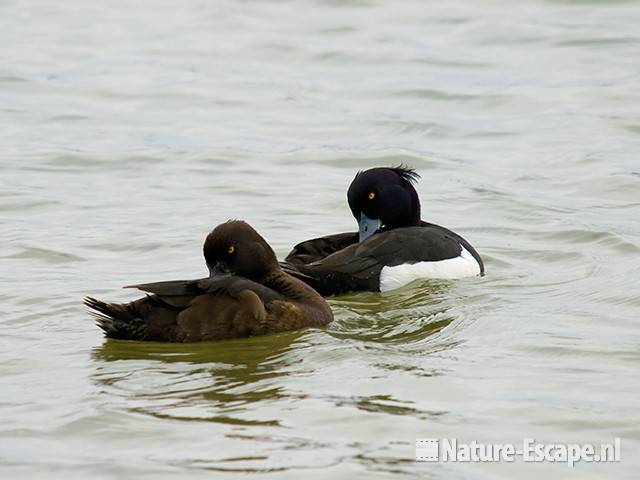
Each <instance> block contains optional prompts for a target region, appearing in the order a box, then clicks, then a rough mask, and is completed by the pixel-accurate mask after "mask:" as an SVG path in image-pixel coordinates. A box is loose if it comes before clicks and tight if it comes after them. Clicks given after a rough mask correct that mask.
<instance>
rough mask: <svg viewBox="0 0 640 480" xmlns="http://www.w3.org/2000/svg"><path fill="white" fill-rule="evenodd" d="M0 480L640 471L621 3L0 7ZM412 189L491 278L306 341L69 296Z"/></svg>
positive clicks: (634, 78)
mask: <svg viewBox="0 0 640 480" xmlns="http://www.w3.org/2000/svg"><path fill="white" fill-rule="evenodd" d="M0 12H1V15H0V147H1V148H0V168H1V169H0V240H1V243H2V249H1V250H0V271H1V272H2V273H1V276H0V299H1V303H0V305H1V306H2V315H1V320H0V321H1V322H2V324H1V329H0V476H1V477H2V478H20V477H21V478H38V479H40V478H61V479H62V478H64V479H75V478H78V479H86V478H91V479H102V478H105V479H106V478H109V479H111V478H126V479H129V478H148V479H162V478H181V479H183V478H184V479H199V478H223V479H224V478H235V477H236V476H237V477H241V478H260V479H270V478H291V479H299V478H308V479H311V478H313V479H316V478H317V479H325V478H340V479H342V478H345V479H351V478H367V479H370V478H371V479H373V478H394V479H395V478H483V479H484V478H514V477H517V478H521V479H537V478H542V477H547V478H602V479H609V478H625V477H626V478H634V477H635V476H636V475H637V470H638V467H640V462H639V461H638V459H637V454H638V448H639V447H640V427H639V424H640V413H639V411H638V398H639V397H640V379H639V378H638V371H639V368H640V353H639V344H640V327H639V326H638V316H639V315H638V314H639V313H640V308H639V307H640V286H639V280H638V278H639V277H640V260H639V259H640V221H639V218H640V157H639V151H640V29H639V28H638V25H640V4H639V3H638V2H632V1H629V2H625V1H616V2H613V1H611V2H609V1H604V0H603V1H570V0H567V1H532V2H499V1H480V2H418V1H416V2H409V1H406V2H405V1H402V2H383V1H368V0H367V1H346V2H333V1H301V2H293V1H288V2H287V1H282V2H277V1H261V2H236V1H216V2H197V1H185V2H170V1H161V0H158V1H154V2H147V1H145V2H124V1H110V2H80V1H65V2H45V1H40V2H37V1H3V2H0ZM399 162H405V163H408V164H410V165H413V166H415V167H416V168H417V169H418V170H419V172H420V173H421V174H422V177H423V178H422V181H421V182H420V184H419V186H418V190H419V192H420V195H421V198H422V201H423V218H425V219H426V220H429V221H432V222H435V223H440V224H443V225H446V226H449V227H451V228H453V229H455V230H456V231H458V232H459V233H461V234H463V235H464V236H465V237H467V238H468V240H469V241H471V243H473V244H474V245H475V246H476V247H477V248H478V250H479V251H480V252H481V253H482V255H483V256H484V258H485V261H486V265H487V272H488V274H487V276H486V277H484V278H481V279H478V278H472V279H464V280H460V281H455V282H433V283H430V284H418V285H410V286H408V287H406V288H404V289H401V290H399V291H395V292H391V293H388V294H384V295H381V294H359V295H351V296H347V297H343V298H335V299H332V300H331V301H330V302H331V305H332V307H333V309H334V311H335V316H336V320H335V322H334V323H333V324H332V325H331V326H329V327H328V328H326V329H322V330H305V331H300V332H293V333H288V334H284V335H277V336H271V337H264V338H254V339H248V340H241V341H229V342H220V343H207V344H197V345H167V344H154V343H128V342H118V341H105V340H103V338H102V336H101V334H100V332H99V330H98V329H97V328H96V327H95V326H94V325H93V323H92V321H91V319H90V318H89V316H88V315H87V314H86V312H85V311H84V310H83V308H82V306H81V303H80V299H81V297H82V296H83V295H86V294H91V295H95V296H98V297H101V298H105V299H110V300H128V299H132V298H134V297H135V294H134V293H132V292H129V291H122V290H120V287H121V286H122V285H124V284H128V283H134V282H143V281H154V280H162V279H172V278H184V277H190V276H198V275H202V274H204V273H205V269H204V264H203V260H202V258H201V243H202V241H203V238H204V235H205V234H206V232H207V231H208V230H209V229H210V228H211V227H213V226H214V225H216V224H217V223H219V222H221V221H224V220H226V219H228V218H230V217H234V218H243V219H246V220H247V221H249V222H250V223H252V224H253V225H254V226H255V227H256V228H257V229H258V230H259V231H260V232H261V233H262V234H263V235H264V236H265V237H266V238H267V239H268V241H269V242H270V243H271V244H272V245H273V246H274V248H275V250H276V252H277V253H278V255H280V256H284V255H285V254H286V252H287V251H288V249H289V248H290V247H291V246H292V245H293V244H295V243H296V242H298V241H300V240H303V239H306V238H310V237H313V236H317V235H321V234H326V233H333V232H338V231H344V230H347V229H353V228H354V227H355V222H354V221H353V219H352V218H351V217H350V214H349V211H348V208H347V205H346V200H345V192H346V188H347V186H348V184H349V182H350V180H351V178H352V177H353V175H354V173H355V172H356V171H357V170H358V169H362V168H366V167H369V166H373V165H389V164H395V163H399ZM426 437H436V438H454V437H455V438H458V440H459V441H461V442H463V441H467V442H469V441H471V440H474V439H476V440H480V441H484V442H496V443H509V442H515V443H519V442H521V441H522V439H523V437H534V438H536V439H539V440H541V441H545V442H578V443H602V442H611V441H612V440H613V438H614V437H620V438H621V439H622V440H621V441H622V461H621V462H620V463H617V464H587V463H581V464H578V465H577V466H576V467H575V468H574V469H573V470H570V469H569V468H568V467H566V466H565V465H560V464H550V463H545V464H530V463H524V462H522V461H520V460H517V461H515V462H514V463H500V464H496V463H487V464H465V463H440V464H429V463H417V462H415V461H414V441H415V439H416V438H426Z"/></svg>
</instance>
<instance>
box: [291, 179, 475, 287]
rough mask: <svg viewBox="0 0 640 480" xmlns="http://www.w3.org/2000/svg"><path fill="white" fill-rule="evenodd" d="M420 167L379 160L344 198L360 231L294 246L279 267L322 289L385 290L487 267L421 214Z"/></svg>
mask: <svg viewBox="0 0 640 480" xmlns="http://www.w3.org/2000/svg"><path fill="white" fill-rule="evenodd" d="M418 178H420V176H419V175H418V174H417V173H416V171H415V170H413V169H411V168H408V167H404V166H400V167H389V168H387V167H379V168H372V169H369V170H366V171H362V172H358V174H357V175H356V176H355V178H354V179H353V181H352V182H351V185H350V186H349V191H348V193H347V199H348V202H349V207H350V209H351V212H352V213H353V216H354V217H355V218H356V221H357V222H358V227H359V228H358V232H349V233H339V234H336V235H329V236H326V237H321V238H315V239H312V240H307V241H305V242H302V243H300V244H298V245H296V246H295V247H294V248H293V250H292V251H291V252H290V253H289V255H287V257H286V258H285V261H284V262H282V263H281V265H282V267H283V268H284V269H285V271H287V272H288V273H290V274H291V275H294V276H296V277H297V278H300V279H301V280H303V281H305V282H306V283H308V284H309V285H311V286H312V287H313V288H315V289H316V290H317V291H318V292H320V294H322V295H325V296H326V295H339V294H342V293H345V292H348V291H358V290H368V291H383V292H384V291H388V290H392V289H394V288H398V287H401V286H402V285H405V284H407V283H410V282H411V281H413V280H417V279H420V278H460V277H466V276H473V275H483V274H484V264H483V263H482V259H481V258H480V255H479V254H478V252H476V250H475V249H474V248H473V247H472V246H471V245H470V244H469V242H467V241H466V240H465V239H464V238H462V237H461V236H460V235H458V234H457V233H455V232H452V231H451V230H448V229H446V228H444V227H441V226H439V225H434V224H432V223H427V222H424V221H422V220H421V219H420V199H419V198H418V193H417V192H416V190H415V188H414V187H413V184H414V183H415V182H416V181H417V179H418Z"/></svg>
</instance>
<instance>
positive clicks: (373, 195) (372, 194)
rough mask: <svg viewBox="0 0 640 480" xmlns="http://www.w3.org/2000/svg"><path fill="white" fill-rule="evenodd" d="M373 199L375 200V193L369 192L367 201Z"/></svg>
mask: <svg viewBox="0 0 640 480" xmlns="http://www.w3.org/2000/svg"><path fill="white" fill-rule="evenodd" d="M374 198H376V194H375V192H371V193H370V194H369V200H373V199H374Z"/></svg>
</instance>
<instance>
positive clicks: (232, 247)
mask: <svg viewBox="0 0 640 480" xmlns="http://www.w3.org/2000/svg"><path fill="white" fill-rule="evenodd" d="M235 251H236V247H234V246H233V245H229V249H228V250H227V252H229V253H233V252H235Z"/></svg>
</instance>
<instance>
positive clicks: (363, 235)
mask: <svg viewBox="0 0 640 480" xmlns="http://www.w3.org/2000/svg"><path fill="white" fill-rule="evenodd" d="M358 226H359V230H358V233H359V234H360V236H359V237H360V238H359V239H358V241H360V242H362V241H363V240H366V239H367V238H369V237H370V236H371V235H373V234H374V233H375V232H376V230H378V229H379V228H380V220H378V219H377V218H375V219H374V218H369V217H367V216H366V215H365V214H364V213H361V214H360V220H359V221H358Z"/></svg>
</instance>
